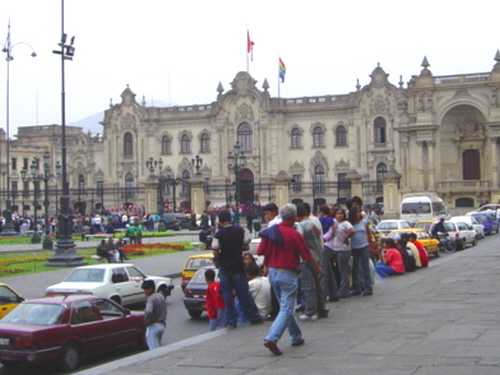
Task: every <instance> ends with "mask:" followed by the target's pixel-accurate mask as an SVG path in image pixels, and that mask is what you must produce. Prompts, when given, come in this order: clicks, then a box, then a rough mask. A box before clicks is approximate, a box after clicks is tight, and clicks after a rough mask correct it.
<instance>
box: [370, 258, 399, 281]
mask: <svg viewBox="0 0 500 375" xmlns="http://www.w3.org/2000/svg"><path fill="white" fill-rule="evenodd" d="M375 271H377V273H378V274H379V275H380V277H382V278H384V277H389V276H394V275H400V273H398V272H396V271H394V268H392V267H391V266H388V265H386V264H383V263H380V262H378V263H377V265H376V266H375Z"/></svg>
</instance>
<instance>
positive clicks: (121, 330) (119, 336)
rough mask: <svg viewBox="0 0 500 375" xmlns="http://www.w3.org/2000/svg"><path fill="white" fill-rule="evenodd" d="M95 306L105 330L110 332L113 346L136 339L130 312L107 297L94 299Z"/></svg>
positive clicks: (136, 333)
mask: <svg viewBox="0 0 500 375" xmlns="http://www.w3.org/2000/svg"><path fill="white" fill-rule="evenodd" d="M94 303H95V305H96V307H97V308H98V310H99V312H100V313H101V316H102V319H103V321H105V322H106V330H107V331H108V332H109V333H110V336H111V337H110V338H109V340H110V342H111V345H112V346H113V347H118V346H122V345H127V344H128V343H133V342H136V341H137V336H138V331H137V329H136V327H134V324H133V323H132V318H131V317H130V313H129V314H126V313H125V310H124V309H123V308H122V307H120V306H118V305H117V304H114V303H113V302H111V301H110V300H107V299H98V300H94Z"/></svg>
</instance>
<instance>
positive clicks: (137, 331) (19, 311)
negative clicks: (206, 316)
mask: <svg viewBox="0 0 500 375" xmlns="http://www.w3.org/2000/svg"><path fill="white" fill-rule="evenodd" d="M144 332H145V328H144V313H143V312H138V311H133V312H131V311H130V310H128V309H126V308H124V307H122V306H120V305H118V304H117V303H115V302H113V301H111V300H109V299H107V298H103V297H96V296H89V295H76V294H73V295H68V296H54V297H46V298H38V299H32V300H29V301H24V302H23V303H21V304H20V305H19V306H17V307H16V308H15V309H14V310H12V311H11V312H10V313H9V314H7V315H6V316H5V317H4V318H3V319H2V320H0V363H2V364H3V365H4V366H12V365H16V364H38V363H51V364H57V365H58V366H59V367H60V368H61V369H62V370H64V371H71V370H74V369H75V368H76V367H78V364H79V362H80V359H81V358H82V357H87V356H90V355H92V354H97V353H99V354H100V353H103V352H105V351H109V350H112V349H116V348H120V347H123V346H128V345H131V344H135V345H138V346H139V347H140V348H141V349H145V348H146V347H145V338H144Z"/></svg>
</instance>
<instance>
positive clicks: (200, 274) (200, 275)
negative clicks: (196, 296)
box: [190, 267, 219, 284]
mask: <svg viewBox="0 0 500 375" xmlns="http://www.w3.org/2000/svg"><path fill="white" fill-rule="evenodd" d="M208 269H210V267H207V268H202V269H199V270H198V271H196V273H195V274H194V276H193V278H192V279H191V281H190V283H193V284H203V283H206V281H205V271H206V270H208ZM213 270H214V271H215V275H216V276H215V279H216V280H218V274H219V273H218V270H217V269H213Z"/></svg>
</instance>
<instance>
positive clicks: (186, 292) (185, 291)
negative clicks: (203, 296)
mask: <svg viewBox="0 0 500 375" xmlns="http://www.w3.org/2000/svg"><path fill="white" fill-rule="evenodd" d="M184 295H185V296H186V297H192V296H193V292H191V289H188V288H186V289H184Z"/></svg>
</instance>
